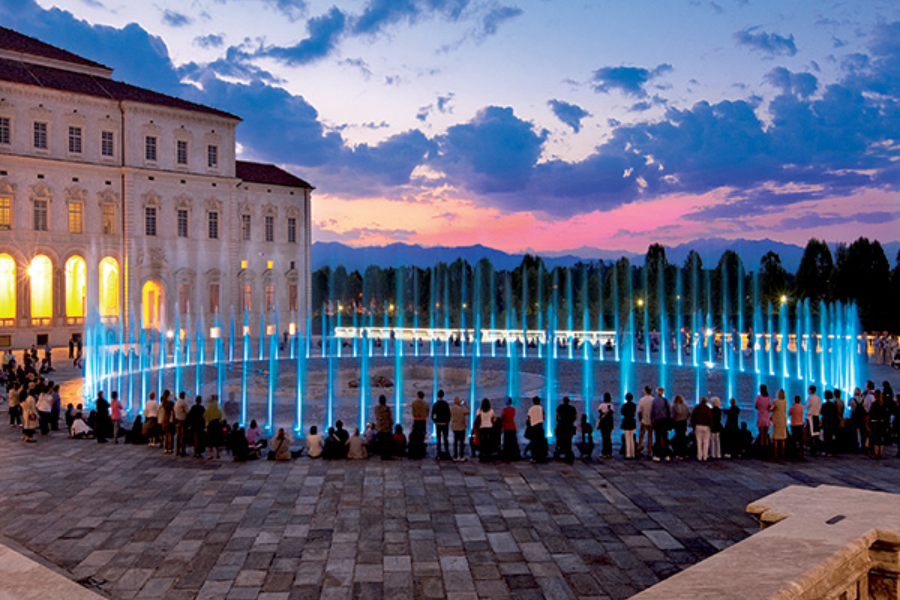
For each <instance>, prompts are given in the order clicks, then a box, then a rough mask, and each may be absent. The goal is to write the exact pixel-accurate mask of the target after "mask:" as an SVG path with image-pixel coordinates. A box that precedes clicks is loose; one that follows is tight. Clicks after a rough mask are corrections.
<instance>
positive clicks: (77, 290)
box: [66, 256, 87, 323]
mask: <svg viewBox="0 0 900 600" xmlns="http://www.w3.org/2000/svg"><path fill="white" fill-rule="evenodd" d="M86 289H87V263H85V262H84V259H83V258H81V257H80V256H73V257H72V258H70V259H69V260H67V261H66V317H67V319H69V322H70V323H78V322H80V321H79V320H80V319H83V318H84V312H85V302H84V300H85V292H86Z"/></svg>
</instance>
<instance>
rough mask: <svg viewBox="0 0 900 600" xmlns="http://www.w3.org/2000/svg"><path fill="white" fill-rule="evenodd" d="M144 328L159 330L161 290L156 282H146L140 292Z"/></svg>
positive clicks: (160, 321) (160, 286)
mask: <svg viewBox="0 0 900 600" xmlns="http://www.w3.org/2000/svg"><path fill="white" fill-rule="evenodd" d="M141 300H142V304H141V305H142V306H143V309H144V311H143V317H144V328H146V329H159V328H160V326H161V324H162V318H161V316H162V311H161V310H160V308H161V307H162V302H163V288H162V285H160V284H159V282H158V281H148V282H147V283H145V284H144V289H143V290H142V291H141Z"/></svg>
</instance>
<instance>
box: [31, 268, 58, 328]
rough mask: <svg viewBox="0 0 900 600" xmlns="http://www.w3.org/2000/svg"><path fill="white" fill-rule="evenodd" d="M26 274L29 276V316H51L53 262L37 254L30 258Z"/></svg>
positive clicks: (33, 317)
mask: <svg viewBox="0 0 900 600" xmlns="http://www.w3.org/2000/svg"><path fill="white" fill-rule="evenodd" d="M28 276H29V277H30V278H31V318H32V319H49V318H50V317H52V316H53V263H51V262H50V259H49V258H48V257H46V256H44V255H43V254H38V255H37V256H35V257H34V258H33V259H31V265H29V267H28Z"/></svg>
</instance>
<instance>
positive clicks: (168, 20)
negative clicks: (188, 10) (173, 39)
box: [162, 8, 193, 27]
mask: <svg viewBox="0 0 900 600" xmlns="http://www.w3.org/2000/svg"><path fill="white" fill-rule="evenodd" d="M162 20H163V23H165V24H166V25H168V26H169V27H185V26H187V25H190V24H191V23H193V19H191V18H190V17H189V16H187V15H186V14H184V13H180V12H177V11H174V10H170V9H168V8H167V9H165V10H164V11H163V15H162Z"/></svg>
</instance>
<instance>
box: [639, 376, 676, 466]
mask: <svg viewBox="0 0 900 600" xmlns="http://www.w3.org/2000/svg"><path fill="white" fill-rule="evenodd" d="M664 394H665V389H663V388H661V387H660V388H657V390H656V397H655V398H653V403H652V404H651V405H650V420H651V422H652V423H653V439H654V441H655V442H656V443H655V444H654V445H653V461H654V462H659V461H660V460H662V459H665V460H666V462H668V461H669V460H671V458H670V457H669V428H670V427H671V422H672V411H671V409H670V407H669V401H668V400H667V399H666V397H665V396H664ZM638 410H640V405H638Z"/></svg>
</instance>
